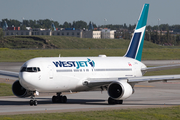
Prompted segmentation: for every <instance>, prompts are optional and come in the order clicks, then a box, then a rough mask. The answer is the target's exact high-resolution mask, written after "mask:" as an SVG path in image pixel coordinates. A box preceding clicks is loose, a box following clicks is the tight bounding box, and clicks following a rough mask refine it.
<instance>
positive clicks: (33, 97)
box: [29, 93, 38, 106]
mask: <svg viewBox="0 0 180 120" xmlns="http://www.w3.org/2000/svg"><path fill="white" fill-rule="evenodd" d="M37 104H38V103H37V100H36V99H35V95H34V93H33V94H32V95H31V100H30V101H29V105H30V106H33V105H34V106H37Z"/></svg>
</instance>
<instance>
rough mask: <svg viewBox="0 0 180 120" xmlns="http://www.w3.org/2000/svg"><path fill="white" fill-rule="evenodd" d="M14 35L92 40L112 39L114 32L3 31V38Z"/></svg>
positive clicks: (107, 30)
mask: <svg viewBox="0 0 180 120" xmlns="http://www.w3.org/2000/svg"><path fill="white" fill-rule="evenodd" d="M14 35H48V36H54V35H55V36H71V37H78V38H94V39H101V38H103V39H114V31H111V30H109V29H102V30H101V31H93V30H75V29H72V30H69V29H68V30H66V29H63V30H56V31H52V30H41V29H30V30H4V36H14Z"/></svg>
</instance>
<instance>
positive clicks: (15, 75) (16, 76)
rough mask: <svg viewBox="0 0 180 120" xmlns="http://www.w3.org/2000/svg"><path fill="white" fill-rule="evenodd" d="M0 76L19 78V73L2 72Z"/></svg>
mask: <svg viewBox="0 0 180 120" xmlns="http://www.w3.org/2000/svg"><path fill="white" fill-rule="evenodd" d="M0 75H3V76H8V77H14V78H19V73H18V72H10V71H4V70H0Z"/></svg>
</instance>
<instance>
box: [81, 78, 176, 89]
mask: <svg viewBox="0 0 180 120" xmlns="http://www.w3.org/2000/svg"><path fill="white" fill-rule="evenodd" d="M121 80H127V82H128V83H139V82H159V81H164V82H167V81H168V80H180V75H158V76H142V77H127V78H89V79H87V81H85V82H84V83H83V85H86V86H88V87H98V86H108V85H109V84H110V83H113V82H118V81H121Z"/></svg>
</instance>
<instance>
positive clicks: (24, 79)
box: [19, 72, 31, 88]
mask: <svg viewBox="0 0 180 120" xmlns="http://www.w3.org/2000/svg"><path fill="white" fill-rule="evenodd" d="M19 81H20V83H21V85H22V86H23V87H25V88H26V87H27V85H29V84H30V82H31V75H30V74H29V73H27V72H20V73H19Z"/></svg>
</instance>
